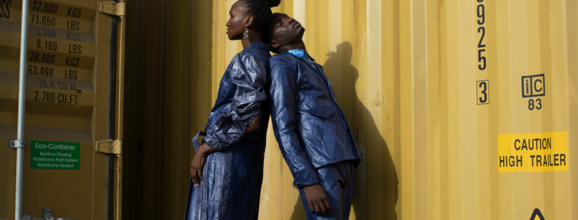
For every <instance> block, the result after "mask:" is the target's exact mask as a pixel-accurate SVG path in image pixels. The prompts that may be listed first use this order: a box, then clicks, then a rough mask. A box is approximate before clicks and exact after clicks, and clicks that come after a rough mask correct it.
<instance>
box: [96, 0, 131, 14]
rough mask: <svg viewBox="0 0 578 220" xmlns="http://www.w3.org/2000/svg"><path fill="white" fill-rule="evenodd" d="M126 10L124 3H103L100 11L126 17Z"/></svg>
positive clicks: (99, 8)
mask: <svg viewBox="0 0 578 220" xmlns="http://www.w3.org/2000/svg"><path fill="white" fill-rule="evenodd" d="M125 8H126V7H125V4H124V2H119V3H116V2H101V3H100V5H99V7H98V11H100V12H102V13H105V14H109V15H114V16H124V15H125V14H126V10H125Z"/></svg>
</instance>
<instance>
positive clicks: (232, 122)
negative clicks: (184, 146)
mask: <svg viewBox="0 0 578 220" xmlns="http://www.w3.org/2000/svg"><path fill="white" fill-rule="evenodd" d="M270 56H271V55H270V53H269V44H264V43H253V44H251V45H249V46H248V47H246V48H245V49H244V50H243V51H241V52H240V53H238V54H237V55H235V57H233V60H232V61H231V63H230V64H229V66H228V68H227V71H226V72H225V74H224V75H223V78H222V79H221V83H220V85H219V93H218V96H217V100H216V101H215V105H214V106H213V109H212V110H211V114H210V116H209V120H208V121H207V125H206V127H205V131H204V132H199V134H197V135H196V136H195V137H194V138H193V146H194V147H195V151H197V150H198V148H199V142H198V137H199V135H205V137H204V138H203V142H207V144H208V145H209V147H211V148H214V149H216V150H217V152H214V153H212V154H210V155H209V156H208V157H207V160H206V163H205V166H204V167H203V182H201V184H200V186H199V187H194V186H193V184H192V182H190V183H189V193H188V199H187V208H186V213H185V220H193V219H194V220H203V219H207V220H208V219H210V220H213V219H257V218H258V214H259V201H260V195H261V183H262V181H263V160H264V156H265V145H266V136H267V125H268V123H269V112H268V108H267V107H264V108H262V107H261V106H262V105H265V102H266V99H267V95H266V90H265V86H266V82H267V80H266V78H267V74H268V59H269V57H270ZM265 106H266V105H265ZM259 109H261V124H260V128H259V130H257V131H255V132H254V133H252V134H250V135H248V136H246V137H242V136H243V134H244V133H245V130H246V129H247V127H248V126H249V125H250V124H251V122H252V121H253V119H254V118H255V116H257V114H258V112H259Z"/></svg>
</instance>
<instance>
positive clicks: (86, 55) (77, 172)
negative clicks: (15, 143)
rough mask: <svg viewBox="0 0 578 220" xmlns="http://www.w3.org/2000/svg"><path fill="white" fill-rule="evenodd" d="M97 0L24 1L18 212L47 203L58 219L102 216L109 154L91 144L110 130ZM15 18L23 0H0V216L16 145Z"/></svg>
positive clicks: (106, 52)
mask: <svg viewBox="0 0 578 220" xmlns="http://www.w3.org/2000/svg"><path fill="white" fill-rule="evenodd" d="M99 2H102V0H98V1H94V0H93V1H70V0H55V1H50V2H40V1H30V9H29V13H30V15H29V19H30V20H28V21H25V22H30V23H29V27H28V52H27V61H28V62H27V65H26V66H27V72H26V73H27V75H26V83H27V87H26V114H25V115H26V119H25V134H24V137H25V140H26V142H27V144H28V146H27V148H26V149H24V163H23V166H24V172H23V173H24V174H23V199H22V201H23V204H22V211H23V213H22V214H23V215H31V216H32V217H40V216H41V214H42V210H43V209H44V207H50V208H52V210H53V214H54V215H55V216H57V217H67V218H78V219H90V218H94V219H104V218H106V215H107V184H106V183H107V169H108V168H107V156H106V155H105V154H100V153H96V152H95V151H94V147H93V146H94V145H93V143H94V141H96V140H104V139H107V133H108V116H109V114H108V113H109V112H108V107H109V104H108V103H109V70H110V69H109V67H110V66H109V64H110V39H111V37H110V36H111V17H110V16H108V15H104V14H101V13H99V12H98V4H99ZM21 19H22V1H21V0H2V1H0V48H1V49H0V51H1V52H0V176H1V177H0V179H1V181H0V188H1V189H2V190H0V198H1V199H0V219H12V218H13V217H14V195H15V170H16V167H15V164H16V150H14V149H10V148H8V144H9V140H10V139H16V126H17V100H18V96H17V94H18V63H19V61H18V58H19V50H20V48H19V45H20V25H21ZM33 141H50V142H51V143H54V142H73V143H68V144H78V145H77V146H78V147H79V150H78V151H77V153H78V156H77V157H76V156H68V157H67V156H62V155H58V156H50V155H49V154H48V153H55V152H48V153H47V152H46V151H44V152H43V153H44V154H43V153H40V152H42V151H43V150H38V148H35V146H33V143H34V142H33ZM35 149H36V150H35ZM33 152H34V153H33ZM61 153H62V152H61ZM72 154H74V153H72ZM43 155H44V156H43ZM37 158H41V159H42V158H44V159H46V158H47V159H49V160H50V159H53V160H55V162H53V163H50V164H51V165H46V164H48V162H47V163H43V162H42V161H41V160H37ZM66 158H70V159H78V160H79V162H78V163H68V161H65V159H66ZM63 161H65V162H63ZM62 164H65V165H64V166H63V165H62ZM111 181H112V180H111Z"/></svg>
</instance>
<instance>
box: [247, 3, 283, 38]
mask: <svg viewBox="0 0 578 220" xmlns="http://www.w3.org/2000/svg"><path fill="white" fill-rule="evenodd" d="M241 1H243V2H244V3H245V8H247V12H248V13H249V14H251V15H253V16H254V19H255V20H254V21H253V22H255V25H256V27H257V29H258V30H260V31H261V32H262V33H265V32H266V30H267V28H268V25H269V20H271V16H272V14H273V13H272V11H271V8H272V7H277V6H279V4H280V3H281V0H241Z"/></svg>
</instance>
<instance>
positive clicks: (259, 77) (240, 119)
mask: <svg viewBox="0 0 578 220" xmlns="http://www.w3.org/2000/svg"><path fill="white" fill-rule="evenodd" d="M231 62H233V65H232V66H231V71H230V75H229V77H231V82H232V83H233V84H234V85H235V86H236V90H235V95H234V98H233V101H232V103H231V105H230V107H229V109H228V110H227V111H223V112H219V116H218V118H217V119H216V120H215V124H214V126H212V127H211V128H210V129H208V130H207V131H206V135H205V137H204V138H203V140H204V141H205V142H206V143H207V144H208V145H209V147H211V148H213V149H215V150H219V151H222V150H227V149H229V148H230V147H231V146H233V145H235V144H236V143H238V142H239V141H240V140H241V137H242V136H243V134H244V133H245V130H247V127H249V125H250V124H251V122H252V121H253V119H255V117H256V116H257V114H258V113H259V108H260V107H261V104H262V103H263V102H264V101H266V100H267V95H266V93H265V83H266V77H267V76H266V74H267V72H266V68H265V65H264V64H263V63H262V62H261V61H259V60H257V59H255V57H254V56H252V55H251V54H249V53H241V54H237V55H236V56H235V57H234V58H233V60H232V61H231Z"/></svg>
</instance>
